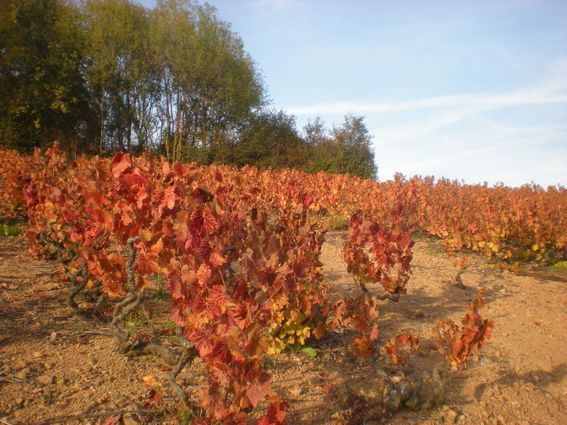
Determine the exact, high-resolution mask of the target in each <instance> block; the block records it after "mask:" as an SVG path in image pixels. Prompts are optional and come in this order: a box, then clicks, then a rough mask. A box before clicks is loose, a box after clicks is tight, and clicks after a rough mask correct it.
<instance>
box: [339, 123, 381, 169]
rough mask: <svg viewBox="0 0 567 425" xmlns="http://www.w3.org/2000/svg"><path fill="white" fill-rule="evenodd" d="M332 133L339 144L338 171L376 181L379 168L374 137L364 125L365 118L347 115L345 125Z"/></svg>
mask: <svg viewBox="0 0 567 425" xmlns="http://www.w3.org/2000/svg"><path fill="white" fill-rule="evenodd" d="M332 133H333V137H334V139H335V143H336V144H337V162H338V171H339V172H340V173H348V174H352V175H355V176H360V177H364V178H368V179H375V178H376V173H377V168H376V164H375V163H374V152H373V150H372V136H371V135H370V133H369V131H368V129H367V128H366V124H364V117H362V116H356V115H347V116H345V119H344V122H343V125H342V126H341V127H339V128H335V129H333V132H332Z"/></svg>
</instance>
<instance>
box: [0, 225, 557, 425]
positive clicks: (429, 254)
mask: <svg viewBox="0 0 567 425" xmlns="http://www.w3.org/2000/svg"><path fill="white" fill-rule="evenodd" d="M341 237H342V234H341V233H337V232H335V233H331V234H330V235H329V237H328V242H327V243H326V244H325V246H324V249H323V256H322V257H323V258H322V260H323V263H324V272H325V277H326V279H327V280H328V281H329V282H331V285H332V286H331V292H332V295H333V296H348V295H349V294H351V295H357V294H358V293H359V292H360V289H359V288H358V287H357V286H355V285H354V284H353V282H352V279H351V278H350V276H349V275H348V273H347V272H346V270H345V267H344V265H343V262H342V260H341V256H340V246H341ZM413 271H414V275H413V277H412V279H411V280H410V282H409V286H408V294H407V295H406V296H404V297H402V299H401V300H400V301H399V302H398V303H393V302H389V301H384V302H383V303H382V304H381V306H380V316H381V319H380V322H379V323H380V339H379V343H380V345H383V344H384V343H385V342H386V341H387V340H388V339H389V338H391V337H393V336H395V335H397V334H398V333H400V332H402V331H408V330H411V331H413V332H414V333H417V334H419V336H420V338H421V345H422V349H421V351H420V353H418V354H417V355H416V356H414V357H413V358H411V359H410V361H409V363H408V366H407V368H406V370H405V374H406V375H407V376H408V377H411V376H419V374H420V373H428V372H430V371H432V370H433V369H438V370H439V371H440V374H441V377H442V379H443V381H444V395H445V400H444V402H443V403H442V404H441V405H439V406H436V407H433V408H431V409H427V410H420V411H412V410H409V409H407V408H403V409H401V410H400V411H398V412H397V413H395V414H394V415H389V414H384V413H383V412H382V409H381V407H380V406H373V405H372V397H367V396H368V394H369V393H372V390H373V388H375V385H376V382H377V381H376V380H377V379H379V377H380V376H383V375H382V374H383V373H384V371H385V372H386V373H389V374H398V375H399V374H400V373H401V372H400V371H399V370H397V369H396V368H395V367H394V366H392V365H390V364H388V362H387V360H386V356H384V355H380V354H379V353H378V354H377V356H376V357H375V358H374V359H372V360H371V361H368V362H360V361H358V360H356V359H354V358H352V357H351V356H350V355H349V352H348V342H349V339H350V338H351V335H349V334H348V333H344V334H333V335H329V336H327V337H325V338H324V339H322V340H321V341H315V342H313V343H310V347H312V348H314V349H315V350H317V356H316V357H314V358H311V357H309V356H307V355H306V354H305V353H303V352H302V351H301V350H294V351H288V352H285V353H282V354H281V355H278V356H274V357H270V358H267V359H266V367H267V368H268V369H269V370H270V371H271V372H272V374H273V375H274V388H275V389H276V391H277V392H279V393H280V394H281V395H282V396H283V397H284V398H285V399H286V400H288V402H289V403H290V405H291V411H290V413H289V416H288V422H289V423H290V424H312V423H313V424H327V423H329V424H331V423H341V421H342V422H343V423H348V422H349V421H350V422H351V423H366V424H370V423H390V424H417V423H419V424H422V423H425V424H438V423H440V424H453V423H457V424H487V425H488V424H495V425H505V424H519V425H528V424H553V425H555V424H567V408H566V402H567V336H566V333H567V284H566V283H562V282H560V281H552V280H544V279H541V278H537V277H533V276H529V277H528V276H517V275H514V274H511V273H509V272H506V271H504V272H502V271H498V270H496V269H493V268H491V267H489V265H488V264H487V263H486V261H485V260H483V259H481V258H478V257H473V258H472V261H471V266H470V267H469V268H468V270H467V271H466V272H465V273H464V274H463V281H464V283H465V285H466V286H467V287H468V288H467V289H464V290H463V289H459V288H456V287H453V286H451V285H449V284H448V281H449V279H450V277H451V275H452V274H454V270H453V268H452V266H451V262H450V261H449V260H448V259H447V258H446V256H445V255H444V254H443V253H442V250H441V249H440V247H439V245H438V244H437V243H435V242H434V241H431V240H420V241H418V242H417V244H416V246H415V257H414V261H413ZM373 289H375V290H377V291H379V289H377V288H373ZM479 289H484V291H485V300H486V301H487V306H486V307H485V309H483V310H482V313H483V315H484V316H485V317H488V318H491V319H493V320H494V321H495V329H494V333H493V338H492V340H491V341H490V342H489V344H488V345H487V346H486V347H485V349H484V350H483V352H482V353H481V355H480V356H479V357H477V358H474V359H473V360H472V361H471V362H469V367H468V369H467V370H465V371H463V372H456V371H451V370H450V369H449V368H448V366H445V363H444V360H443V357H442V355H441V354H440V353H438V352H437V351H436V349H435V345H434V324H435V321H436V320H438V319H441V318H445V317H450V318H452V319H453V320H455V321H456V322H458V321H459V320H460V317H461V316H462V315H463V313H464V311H465V309H466V305H467V303H468V302H469V301H470V300H471V299H472V298H473V297H474V296H475V294H476V291H477V290H479ZM65 296H66V284H65V283H64V282H62V281H61V280H60V279H59V278H58V274H57V265H56V264H55V263H49V262H44V261H39V260H36V259H33V258H31V257H30V255H29V254H28V253H27V249H26V245H25V242H24V241H23V240H22V239H21V238H14V237H11V238H7V237H3V238H0V424H5V425H15V424H56V423H69V424H73V423H76V424H103V423H105V421H106V420H107V419H108V418H118V417H120V416H121V417H122V421H123V423H125V424H127V425H134V424H146V423H177V422H178V421H177V415H176V413H175V412H176V401H175V399H174V397H173V395H172V393H171V392H170V391H169V390H168V389H167V387H165V400H164V403H163V404H161V405H159V406H149V405H147V403H146V402H147V401H148V398H147V394H148V391H149V388H148V386H147V385H145V383H144V380H143V378H144V377H148V376H151V377H153V378H155V379H156V380H157V381H160V382H166V376H167V374H168V371H169V370H170V367H168V366H166V365H164V363H163V361H161V360H160V359H157V358H153V357H151V356H144V357H134V358H129V357H127V356H125V355H122V354H119V353H117V352H115V351H114V341H113V340H112V338H111V337H109V336H106V335H104V330H105V329H106V328H107V326H108V324H107V323H105V321H104V320H100V319H96V318H93V317H88V316H81V315H74V314H72V311H71V309H70V308H68V307H66V305H65ZM161 302H162V304H165V303H166V300H162V301H161ZM157 310H159V309H157V308H154V310H152V308H151V307H150V308H149V314H147V315H139V317H136V318H134V319H132V321H131V323H130V324H131V326H132V327H137V326H139V327H140V328H141V329H143V328H144V327H148V326H151V327H152V328H153V329H157V328H159V327H160V326H162V325H163V323H161V322H159V321H157V320H154V319H153V318H152V311H157ZM199 371H200V362H199V360H195V361H193V363H192V364H191V366H190V367H188V368H187V369H186V370H185V371H184V372H183V374H182V375H181V376H180V378H179V380H178V381H179V382H180V383H181V384H182V385H186V386H187V387H188V388H193V387H195V386H197V384H198V383H199V382H200V381H201V380H202V377H201V376H200V372H199ZM432 391H433V390H432ZM194 396H195V397H196V394H195V395H194ZM145 403H146V405H145V406H144V404H145Z"/></svg>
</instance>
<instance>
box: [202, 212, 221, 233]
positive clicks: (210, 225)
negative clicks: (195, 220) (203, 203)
mask: <svg viewBox="0 0 567 425" xmlns="http://www.w3.org/2000/svg"><path fill="white" fill-rule="evenodd" d="M203 226H204V227H205V231H206V232H207V234H209V235H210V234H212V233H214V232H215V231H216V230H217V229H218V228H219V223H218V221H217V219H216V218H215V216H214V215H213V212H212V211H211V210H210V209H209V208H208V207H206V208H205V209H203Z"/></svg>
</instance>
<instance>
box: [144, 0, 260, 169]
mask: <svg viewBox="0 0 567 425" xmlns="http://www.w3.org/2000/svg"><path fill="white" fill-rule="evenodd" d="M151 22H152V34H153V43H154V46H155V52H156V57H157V61H158V63H159V66H158V68H159V72H160V76H159V80H160V98H159V101H158V105H159V106H158V116H159V121H160V123H161V129H160V134H161V144H162V145H163V149H164V151H165V153H166V154H167V156H168V158H169V159H170V160H175V159H180V158H182V157H184V158H185V159H197V160H200V161H201V162H205V163H210V162H211V161H213V160H214V159H215V157H216V156H217V155H218V154H217V152H219V151H221V150H226V149H225V147H226V146H225V145H226V144H227V143H229V142H230V140H231V139H234V138H235V137H236V136H237V130H238V128H239V127H240V126H241V124H242V123H243V122H244V121H245V120H246V119H247V118H248V117H249V116H250V114H251V113H252V112H253V111H255V110H257V109H258V108H259V107H261V106H262V105H263V103H264V88H263V85H262V82H261V79H260V77H259V74H258V72H257V71H256V69H255V66H254V63H253V61H252V59H251V58H250V56H249V55H248V54H247V53H246V52H245V51H244V48H243V44H242V41H241V39H240V38H239V37H238V36H237V35H236V34H234V33H233V32H232V31H231V30H230V26H229V25H228V24H227V23H225V22H222V21H220V20H219V19H218V18H217V17H216V11H215V9H214V8H212V7H211V6H208V5H204V6H201V5H195V4H193V3H190V2H184V1H175V0H170V1H159V2H158V4H157V6H156V8H155V9H154V10H153V12H152V20H151Z"/></svg>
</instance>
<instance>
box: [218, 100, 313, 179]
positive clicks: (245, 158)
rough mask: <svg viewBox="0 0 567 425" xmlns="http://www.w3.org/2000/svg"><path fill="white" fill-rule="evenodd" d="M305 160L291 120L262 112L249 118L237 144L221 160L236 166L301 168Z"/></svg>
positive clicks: (304, 149)
mask: <svg viewBox="0 0 567 425" xmlns="http://www.w3.org/2000/svg"><path fill="white" fill-rule="evenodd" d="M307 157H308V147H307V145H306V143H305V141H304V140H303V139H302V138H301V137H300V135H299V133H298V131H297V128H296V125H295V117H294V116H292V115H288V114H286V113H285V112H284V111H263V112H260V113H257V114H255V115H253V116H252V117H251V118H250V120H249V121H248V122H247V124H246V125H245V126H244V128H243V129H242V131H241V135H240V141H238V142H237V143H234V144H233V145H232V147H231V150H230V154H229V156H225V157H224V158H221V159H223V160H224V162H232V163H235V164H237V165H239V166H242V165H254V166H257V167H264V168H265V167H270V168H282V167H289V168H304V167H305V165H306V164H307Z"/></svg>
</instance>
